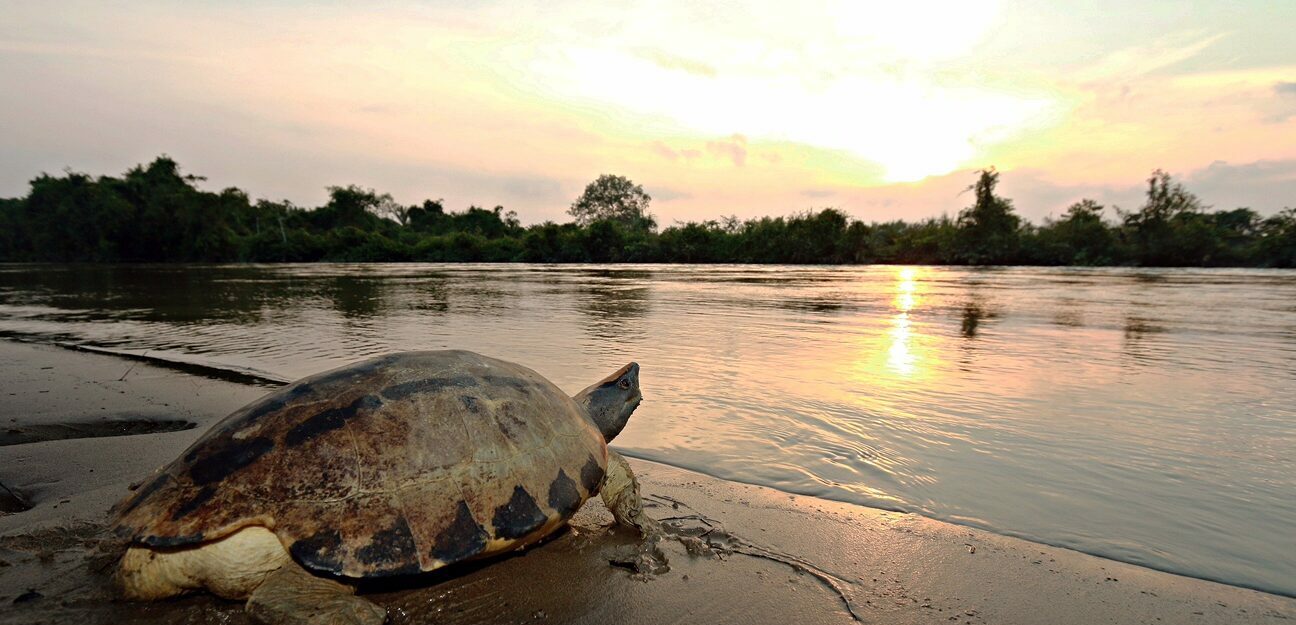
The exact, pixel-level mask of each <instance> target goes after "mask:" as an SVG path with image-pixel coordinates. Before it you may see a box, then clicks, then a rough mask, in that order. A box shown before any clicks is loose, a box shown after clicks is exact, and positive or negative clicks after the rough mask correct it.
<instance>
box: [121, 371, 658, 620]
mask: <svg viewBox="0 0 1296 625" xmlns="http://www.w3.org/2000/svg"><path fill="white" fill-rule="evenodd" d="M642 397H643V396H642V394H641V392H640V390H639V365H638V364H636V363H634V362H631V363H629V364H627V365H625V366H624V367H621V368H620V369H619V370H617V371H616V372H615V373H613V374H612V375H609V376H607V377H606V378H603V379H602V380H599V381H598V382H596V383H594V384H592V385H590V386H589V387H587V388H585V389H584V390H582V391H581V392H579V393H577V394H576V395H575V396H568V395H567V394H566V393H564V392H563V391H562V390H560V389H559V388H558V387H557V386H555V385H554V384H553V383H552V382H550V381H548V380H546V379H545V378H544V377H543V376H541V375H540V374H538V373H536V372H535V371H533V370H531V369H528V368H527V367H524V366H521V365H518V364H514V363H511V362H506V361H504V360H499V359H496V358H490V357H487V356H482V355H480V354H476V353H473V352H469V351H461V350H448V351H421V352H402V353H395V354H389V355H384V356H380V357H376V358H371V359H368V360H364V361H361V362H358V363H354V364H351V365H348V366H344V367H341V368H338V369H333V370H331V371H326V372H324V373H320V374H317V375H314V376H311V377H307V378H304V379H302V380H299V381H297V382H295V383H292V384H289V385H287V386H285V387H283V388H281V389H279V390H277V391H275V392H273V393H270V394H269V395H266V396H264V397H262V398H260V399H258V400H256V401H254V402H252V403H251V404H248V405H247V406H244V407H243V408H241V409H239V410H237V411H235V412H234V413H232V414H230V415H229V416H228V417H226V418H225V419H223V420H221V421H219V422H218V423H216V424H215V425H213V426H212V428H211V429H210V430H209V431H207V432H206V433H205V434H203V435H202V436H201V437H200V438H199V439H198V440H197V441H196V442H194V444H193V445H192V446H190V447H189V448H188V449H186V450H185V451H184V452H183V453H182V454H181V455H180V456H179V457H178V458H176V459H175V460H174V461H172V462H171V463H170V464H168V465H167V466H165V467H162V468H161V469H159V470H158V471H157V472H155V473H154V474H153V475H152V476H151V477H149V478H146V479H145V480H144V481H142V482H140V486H138V487H137V488H136V489H135V490H134V492H133V493H131V494H130V495H128V496H127V497H126V498H124V499H123V500H122V501H121V502H119V503H118V504H117V505H115V506H114V507H113V510H112V512H113V515H114V517H113V522H112V529H113V531H114V532H115V533H116V535H117V536H118V537H119V538H121V539H123V540H124V541H125V543H126V544H125V546H126V548H125V550H124V554H123V555H122V556H121V559H120V560H119V561H118V564H117V567H116V569H115V571H114V572H113V574H112V580H113V583H114V585H115V586H116V588H117V589H118V590H119V592H120V593H121V595H122V596H123V597H125V598H126V599H130V600H156V599H162V598H165V597H171V596H175V595H179V594H184V593H189V592H195V591H201V590H206V591H208V592H211V593H212V594H215V595H217V596H220V597H224V598H227V599H240V600H246V602H247V603H246V608H247V611H248V613H249V615H250V616H252V617H253V618H254V619H256V620H259V621H262V622H265V623H271V624H273V625H290V624H299V623H307V622H309V623H356V624H363V625H372V624H377V623H382V622H383V621H384V620H385V618H386V612H385V611H384V609H383V608H381V607H379V606H378V605H376V604H374V603H372V602H370V601H368V600H366V599H364V598H362V597H359V596H357V595H356V594H355V584H354V583H355V582H356V581H358V580H360V579H365V578H379V577H388V576H401V575H413V574H419V573H425V572H429V571H433V570H436V569H439V568H441V567H444V566H448V565H451V564H454V563H457V562H463V561H467V560H476V559H480V558H485V557H488V556H491V555H492V554H499V553H502V552H506V551H513V550H517V549H522V548H525V547H527V546H529V545H533V544H535V543H536V542H537V541H540V540H541V539H543V538H545V537H546V536H549V535H550V534H552V533H554V532H555V531H556V530H558V529H559V528H561V527H562V526H563V525H564V524H565V523H566V521H567V520H568V519H569V518H571V516H572V515H573V514H575V512H576V511H577V509H579V508H580V507H581V506H582V505H583V504H584V502H585V501H586V499H588V498H590V497H592V496H593V495H594V494H595V493H599V494H600V495H601V497H602V499H603V501H604V503H605V505H606V506H607V507H608V508H609V510H610V511H611V512H612V515H613V517H614V518H615V519H616V520H617V522H618V523H620V524H623V525H626V526H629V527H633V528H634V529H636V530H638V531H639V532H641V533H642V535H643V536H644V538H645V540H647V538H648V537H649V536H650V535H654V534H657V533H659V530H660V525H659V524H657V522H656V521H655V520H653V519H652V518H651V517H649V516H648V515H646V514H645V513H644V511H643V502H642V499H641V497H640V493H639V486H638V482H637V481H636V480H635V477H634V473H633V471H632V470H631V469H630V466H629V464H628V463H627V462H626V460H625V458H623V457H622V456H620V455H619V454H617V453H616V452H614V451H611V450H609V449H608V446H607V444H608V442H609V441H611V440H612V439H613V438H615V437H616V436H617V434H618V433H620V432H621V430H622V428H624V427H625V425H626V422H627V420H628V419H629V418H630V415H631V414H632V413H633V412H634V410H635V408H637V407H638V406H639V403H640V402H641V401H642Z"/></svg>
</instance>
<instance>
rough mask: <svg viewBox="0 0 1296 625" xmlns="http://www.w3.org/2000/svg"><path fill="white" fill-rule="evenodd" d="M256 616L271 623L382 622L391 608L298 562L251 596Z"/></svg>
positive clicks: (249, 608)
mask: <svg viewBox="0 0 1296 625" xmlns="http://www.w3.org/2000/svg"><path fill="white" fill-rule="evenodd" d="M247 611H248V614H249V615H251V616H252V618H254V619H256V620H258V621H260V622H262V623H267V624H268V625H381V624H382V623H383V622H384V621H386V620H387V611H386V610H384V609H383V608H381V607H379V606H377V605H375V604H374V603H373V602H371V601H369V600H367V599H363V598H360V597H357V596H356V595H355V589H354V588H352V587H350V586H347V585H346V584H342V583H339V582H336V581H333V580H331V579H326V578H323V577H316V576H314V575H311V574H310V573H308V572H306V570H305V569H303V568H301V567H300V566H298V565H297V564H295V563H290V564H287V565H285V566H283V567H282V568H280V569H279V570H278V571H275V572H274V573H271V574H270V575H269V576H268V577H266V579H265V582H263V583H262V584H261V585H260V586H259V587H257V589H256V590H255V591H253V592H252V596H251V597H248V602H247Z"/></svg>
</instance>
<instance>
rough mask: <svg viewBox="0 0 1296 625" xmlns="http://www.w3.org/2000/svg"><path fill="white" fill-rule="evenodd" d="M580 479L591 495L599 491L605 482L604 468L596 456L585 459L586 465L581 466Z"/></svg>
mask: <svg viewBox="0 0 1296 625" xmlns="http://www.w3.org/2000/svg"><path fill="white" fill-rule="evenodd" d="M580 479H581V486H583V487H585V492H587V493H589V494H591V495H593V494H594V493H596V492H598V489H599V486H600V485H602V484H603V469H602V467H599V463H598V460H597V459H595V458H594V456H590V457H589V460H586V461H585V466H583V467H581V474H580Z"/></svg>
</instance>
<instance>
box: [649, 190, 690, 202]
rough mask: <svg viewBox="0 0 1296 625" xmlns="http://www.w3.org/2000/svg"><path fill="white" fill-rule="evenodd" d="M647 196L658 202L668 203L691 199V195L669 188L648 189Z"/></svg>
mask: <svg viewBox="0 0 1296 625" xmlns="http://www.w3.org/2000/svg"><path fill="white" fill-rule="evenodd" d="M648 195H649V196H650V197H652V199H654V200H657V201H659V202H670V201H673V200H687V199H689V198H691V197H693V194H692V193H689V192H687V191H683V190H680V189H672V188H670V187H653V188H651V189H648Z"/></svg>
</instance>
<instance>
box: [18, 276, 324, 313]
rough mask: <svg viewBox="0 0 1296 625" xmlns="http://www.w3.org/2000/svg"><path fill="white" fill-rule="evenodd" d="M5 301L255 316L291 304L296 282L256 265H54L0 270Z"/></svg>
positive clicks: (93, 309) (82, 309)
mask: <svg viewBox="0 0 1296 625" xmlns="http://www.w3.org/2000/svg"><path fill="white" fill-rule="evenodd" d="M0 290H2V291H6V292H7V293H6V295H5V301H6V302H7V303H10V304H28V305H39V306H48V307H51V308H55V309H61V310H65V311H67V312H68V313H70V314H74V315H87V314H88V315H90V316H92V317H93V318H96V319H111V320H127V319H129V320H139V321H165V322H171V323H200V324H205V323H211V322H216V321H219V322H233V323H255V322H259V321H261V320H262V319H263V317H264V314H265V310H266V309H267V308H269V309H284V308H288V307H291V306H292V305H293V302H294V301H295V299H296V298H297V297H298V296H299V295H301V293H302V289H301V287H298V286H296V285H294V284H293V283H291V282H285V281H284V279H283V277H282V276H281V275H280V274H279V273H278V271H277V270H276V269H274V268H269V267H260V266H250V265H241V266H219V267H215V266H208V267H194V266H164V265H61V266H48V267H41V266H38V267H24V268H22V269H21V270H19V271H0Z"/></svg>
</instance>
